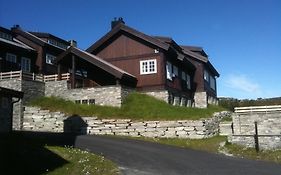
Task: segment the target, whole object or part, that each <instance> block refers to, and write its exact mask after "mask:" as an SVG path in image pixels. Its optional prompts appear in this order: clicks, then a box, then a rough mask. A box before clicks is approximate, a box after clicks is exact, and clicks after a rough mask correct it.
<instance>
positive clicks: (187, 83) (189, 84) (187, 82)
mask: <svg viewBox="0 0 281 175" xmlns="http://www.w3.org/2000/svg"><path fill="white" fill-rule="evenodd" d="M186 87H187V89H191V81H190V76H189V75H188V74H186Z"/></svg>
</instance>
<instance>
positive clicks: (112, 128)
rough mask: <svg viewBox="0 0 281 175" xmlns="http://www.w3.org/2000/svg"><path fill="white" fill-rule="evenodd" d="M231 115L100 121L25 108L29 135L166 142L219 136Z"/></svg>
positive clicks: (25, 127) (221, 113)
mask: <svg viewBox="0 0 281 175" xmlns="http://www.w3.org/2000/svg"><path fill="white" fill-rule="evenodd" d="M226 115H229V113H228V112H220V113H216V114H214V116H213V117H212V118H209V119H202V120H197V121H192V120H177V121H143V122H140V121H139V122H137V121H132V120H130V119H98V118H97V117H79V116H66V115H64V114H63V113H59V112H49V111H47V110H40V109H39V108H35V107H25V112H24V123H23V125H24V126H23V129H24V130H29V131H48V132H63V131H65V132H70V131H72V132H77V133H83V134H96V135H122V136H143V137H153V138H155V137H164V138H191V139H200V138H207V137H211V136H213V135H216V134H217V133H218V131H219V122H220V120H221V118H223V117H224V116H226Z"/></svg>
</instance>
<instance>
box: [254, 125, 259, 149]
mask: <svg viewBox="0 0 281 175" xmlns="http://www.w3.org/2000/svg"><path fill="white" fill-rule="evenodd" d="M254 139H255V148H256V152H259V151H260V147H259V135H258V122H256V121H255V135H254Z"/></svg>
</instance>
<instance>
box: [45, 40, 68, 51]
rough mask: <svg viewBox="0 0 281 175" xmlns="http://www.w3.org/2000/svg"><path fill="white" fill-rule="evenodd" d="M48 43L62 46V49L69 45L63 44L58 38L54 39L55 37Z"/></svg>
mask: <svg viewBox="0 0 281 175" xmlns="http://www.w3.org/2000/svg"><path fill="white" fill-rule="evenodd" d="M48 43H49V44H51V45H54V46H57V47H60V48H62V49H66V48H67V45H65V44H63V43H61V42H58V41H56V40H53V39H48Z"/></svg>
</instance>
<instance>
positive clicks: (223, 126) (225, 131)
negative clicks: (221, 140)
mask: <svg viewBox="0 0 281 175" xmlns="http://www.w3.org/2000/svg"><path fill="white" fill-rule="evenodd" d="M231 124H232V122H220V135H221V136H229V135H232V128H231Z"/></svg>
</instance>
